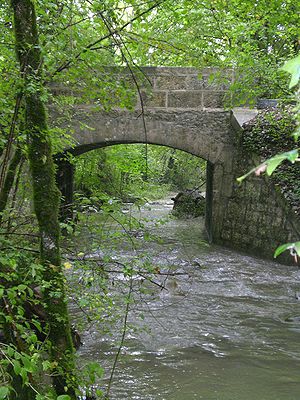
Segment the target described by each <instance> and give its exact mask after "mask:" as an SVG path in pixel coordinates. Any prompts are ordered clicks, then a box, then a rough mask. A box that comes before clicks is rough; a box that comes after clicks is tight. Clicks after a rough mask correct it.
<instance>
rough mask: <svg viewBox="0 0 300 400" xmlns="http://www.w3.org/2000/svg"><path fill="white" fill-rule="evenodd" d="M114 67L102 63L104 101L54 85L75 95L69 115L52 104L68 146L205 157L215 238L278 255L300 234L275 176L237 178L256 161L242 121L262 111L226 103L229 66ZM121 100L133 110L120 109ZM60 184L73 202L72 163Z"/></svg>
mask: <svg viewBox="0 0 300 400" xmlns="http://www.w3.org/2000/svg"><path fill="white" fill-rule="evenodd" d="M111 72H112V71H111V69H107V70H105V69H104V70H103V71H102V73H101V74H102V75H101V74H100V81H101V80H103V82H105V85H106V86H108V87H109V88H110V94H109V97H108V98H107V101H106V99H104V101H106V102H104V104H103V102H102V103H101V100H102V92H101V93H100V94H99V96H97V90H95V98H94V100H93V101H91V100H89V101H87V100H85V98H84V95H81V93H80V90H78V89H76V90H75V91H74V90H72V89H70V88H69V87H67V86H63V87H62V86H56V87H53V88H52V90H53V93H54V94H55V95H60V96H68V95H70V94H71V95H74V96H75V98H76V99H77V101H76V105H74V106H73V107H68V109H67V118H66V120H65V121H63V115H61V114H59V113H57V112H56V111H55V110H54V108H53V107H52V120H57V121H59V124H60V125H61V126H62V127H64V128H66V129H67V130H68V129H70V130H71V131H72V132H73V133H72V135H73V138H74V145H73V147H72V148H70V149H67V150H68V151H70V152H72V153H73V154H74V155H79V154H82V153H84V152H86V151H90V150H93V149H96V148H99V147H104V146H111V145H114V144H123V143H149V144H157V145H163V146H169V147H172V148H175V149H180V150H183V151H186V152H188V153H190V154H193V155H195V156H198V157H201V158H203V159H205V160H206V161H207V189H206V190H207V193H206V218H205V222H206V231H207V236H208V238H209V240H210V241H212V242H215V243H219V244H222V245H226V246H229V247H232V248H236V249H239V250H243V251H246V252H250V253H254V254H257V255H259V256H265V257H272V254H273V251H274V248H276V246H277V245H278V244H280V243H285V242H287V241H291V240H296V239H297V238H299V234H298V232H300V230H299V229H298V224H296V222H295V218H294V215H293V213H292V211H291V210H290V209H289V207H288V205H287V204H286V203H285V200H284V198H283V197H282V196H281V194H280V193H278V192H277V190H276V188H275V187H274V186H273V183H272V181H271V180H266V179H265V178H257V177H251V178H250V179H249V180H247V181H246V182H245V183H244V184H242V185H240V186H239V185H237V183H236V177H238V176H240V175H242V174H243V173H244V172H245V171H247V170H248V169H249V168H250V167H252V166H253V165H254V163H255V162H256V163H257V159H255V156H254V155H249V154H245V153H244V151H243V149H242V148H241V146H240V134H241V131H242V124H243V123H244V122H246V121H247V120H249V119H251V118H253V117H254V116H255V115H256V111H255V110H249V109H235V110H227V109H225V108H224V98H225V96H228V95H229V93H228V91H227V87H228V84H229V83H230V82H231V80H232V79H233V76H232V73H231V72H230V71H227V72H226V73H224V74H223V75H222V76H219V79H217V80H212V74H213V73H215V71H214V70H212V69H204V70H202V71H198V70H197V69H194V68H177V67H176V68H166V67H161V68H159V67H157V68H155V67H148V68H143V69H142V70H139V71H138V73H137V75H134V76H132V74H131V72H130V71H128V70H126V69H115V71H114V74H112V73H111ZM87 85H88V83H87ZM120 87H121V89H122V90H120ZM137 87H138V89H136V88H137ZM84 90H85V91H86V90H87V88H86V87H85V88H84ZM83 92H84V91H83ZM124 93H125V95H124ZM93 96H94V94H93ZM119 98H122V101H123V103H124V102H125V104H126V105H127V108H121V107H120V104H119V103H118V99H119ZM112 99H113V101H112ZM58 182H59V185H60V187H61V190H62V193H63V195H64V199H65V202H66V203H71V202H72V190H73V168H72V165H71V164H69V163H68V162H67V161H62V160H60V161H59V171H58Z"/></svg>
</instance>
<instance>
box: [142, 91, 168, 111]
mask: <svg viewBox="0 0 300 400" xmlns="http://www.w3.org/2000/svg"><path fill="white" fill-rule="evenodd" d="M141 95H142V101H143V105H144V107H150V108H156V107H159V108H164V107H166V103H167V94H166V92H163V91H162V92H159V91H155V92H142V93H141ZM140 106H141V100H140V99H138V107H140Z"/></svg>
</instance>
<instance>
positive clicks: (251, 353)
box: [79, 201, 300, 400]
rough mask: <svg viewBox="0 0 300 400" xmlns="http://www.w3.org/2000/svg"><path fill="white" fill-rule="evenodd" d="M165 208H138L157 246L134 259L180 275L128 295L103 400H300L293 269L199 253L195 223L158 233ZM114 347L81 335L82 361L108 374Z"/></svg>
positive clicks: (299, 324)
mask: <svg viewBox="0 0 300 400" xmlns="http://www.w3.org/2000/svg"><path fill="white" fill-rule="evenodd" d="M171 207H172V203H171V202H169V201H161V202H156V203H152V204H150V205H149V207H144V208H143V209H142V210H141V212H140V213H141V216H142V217H143V218H146V219H147V220H148V222H147V225H148V228H149V229H150V231H151V233H152V234H159V235H160V236H161V237H162V241H161V242H153V241H152V242H143V239H142V237H141V245H140V247H139V248H138V249H137V250H136V252H137V254H139V253H140V254H141V257H143V256H144V255H145V253H146V254H147V256H151V258H152V260H153V262H154V263H157V265H159V268H160V269H161V270H162V269H164V268H165V269H168V268H171V266H172V268H173V269H174V268H175V269H176V271H179V272H181V273H182V275H178V276H173V277H169V278H168V280H167V281H166V278H165V277H163V276H160V277H158V279H157V281H158V282H163V283H164V286H165V287H166V288H165V289H164V290H162V289H161V288H159V287H158V286H155V285H154V286H151V285H150V286H149V285H148V286H149V287H148V291H145V294H143V295H142V296H141V294H140V293H139V292H138V291H137V292H136V293H135V300H136V301H135V302H134V304H133V305H132V306H131V312H130V314H129V323H130V325H131V329H129V330H128V333H127V336H126V340H125V343H124V346H123V348H122V352H121V357H120V360H119V362H118V367H117V371H116V374H115V377H114V383H113V387H112V392H111V399H112V400H125V399H126V400H128V399H130V400H131V399H141V400H152V399H153V400H158V399H159V400H183V399H184V400H191V399H205V400H210V399H211V400H218V399H219V400H254V399H257V400H296V399H297V400H298V399H299V393H300V375H299V368H300V347H299V339H300V317H299V316H300V303H299V300H297V299H296V298H295V293H296V292H297V291H299V276H300V273H299V271H298V269H297V268H296V267H292V266H282V265H277V264H275V263H273V262H270V261H265V260H261V259H258V258H254V257H250V256H245V255H243V254H239V253H236V252H233V251H231V250H228V249H224V248H221V247H218V246H207V245H206V243H205V242H204V241H203V236H202V230H203V219H201V218H196V219H190V220H175V219H170V220H169V221H168V222H167V223H165V224H163V225H159V226H157V224H156V223H155V222H156V221H157V220H159V219H161V218H165V217H166V216H167V215H168V213H169V211H170V209H171ZM116 257H118V258H119V259H122V258H126V257H130V251H129V250H128V249H124V250H121V249H119V250H118V252H116ZM116 279H119V280H120V284H124V285H126V284H128V283H126V282H124V280H123V282H121V280H122V279H121V277H119V278H116ZM163 280H164V281H163ZM139 284H140V282H136V285H139ZM119 340H120V334H118V335H112V336H110V335H107V336H105V335H103V334H99V333H98V332H97V330H93V329H91V330H90V331H86V332H85V333H84V335H83V341H84V346H83V347H82V348H81V349H80V351H79V355H80V358H81V360H83V362H85V361H86V360H93V361H95V360H97V361H99V362H100V363H101V364H102V365H103V366H104V367H105V368H107V370H108V371H109V368H111V365H112V363H113V360H114V355H115V351H116V348H117V346H118V342H119Z"/></svg>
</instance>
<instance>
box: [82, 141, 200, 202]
mask: <svg viewBox="0 0 300 400" xmlns="http://www.w3.org/2000/svg"><path fill="white" fill-rule="evenodd" d="M74 162H75V165H76V187H77V189H78V190H79V191H82V192H83V193H84V194H85V195H88V196H92V195H94V196H98V197H100V199H102V200H107V197H106V195H108V196H110V197H111V196H112V197H116V198H120V199H121V200H123V201H124V200H125V201H128V200H131V201H136V200H138V199H155V198H161V197H163V196H164V195H165V194H166V192H167V191H168V190H182V189H184V188H186V187H190V188H191V187H198V188H199V187H200V186H201V185H203V184H204V183H205V175H204V174H205V162H204V161H203V160H201V159H199V158H196V157H193V156H191V155H189V154H187V153H184V152H181V151H179V150H175V149H170V148H166V147H159V146H151V145H148V146H147V149H146V147H145V146H144V145H119V146H113V147H108V148H105V149H99V150H95V151H93V152H90V153H86V154H84V155H82V156H81V157H79V158H78V159H75V160H74ZM105 194H106V195H105Z"/></svg>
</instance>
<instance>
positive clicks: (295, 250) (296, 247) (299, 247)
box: [274, 242, 300, 258]
mask: <svg viewBox="0 0 300 400" xmlns="http://www.w3.org/2000/svg"><path fill="white" fill-rule="evenodd" d="M286 250H289V251H290V253H291V255H294V254H296V255H298V256H300V242H294V243H285V244H282V245H281V246H279V247H277V249H276V250H275V253H274V258H276V257H278V256H279V255H280V254H282V253H283V252H284V251H286Z"/></svg>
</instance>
